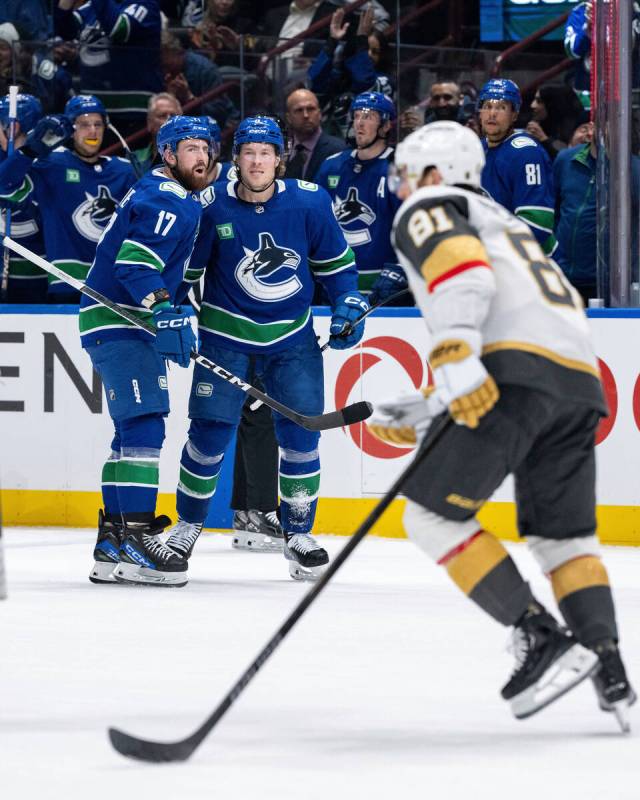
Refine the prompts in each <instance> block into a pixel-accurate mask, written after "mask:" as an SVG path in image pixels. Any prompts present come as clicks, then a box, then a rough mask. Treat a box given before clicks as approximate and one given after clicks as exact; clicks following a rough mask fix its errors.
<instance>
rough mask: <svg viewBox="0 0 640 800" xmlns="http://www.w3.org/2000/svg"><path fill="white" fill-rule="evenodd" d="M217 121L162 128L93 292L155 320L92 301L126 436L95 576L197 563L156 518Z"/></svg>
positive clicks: (107, 473)
mask: <svg viewBox="0 0 640 800" xmlns="http://www.w3.org/2000/svg"><path fill="white" fill-rule="evenodd" d="M210 144H211V138H210V134H209V127H208V125H203V124H202V121H201V120H200V119H199V118H197V117H184V116H178V117H173V118H172V119H170V120H169V121H168V122H166V123H165V124H164V125H163V126H162V128H161V129H160V131H159V132H158V149H159V151H160V152H161V153H162V154H163V158H164V166H163V167H159V168H157V169H154V170H152V171H151V172H149V173H148V174H147V175H145V176H144V177H143V178H142V179H141V180H140V181H138V183H136V185H135V186H134V187H133V188H132V189H131V191H130V192H129V193H128V194H127V196H126V197H125V198H124V200H123V201H122V204H121V205H120V207H119V209H118V211H117V213H116V214H115V215H114V216H113V217H112V218H111V222H110V223H109V226H108V228H107V230H106V231H105V233H104V235H103V237H102V239H101V240H100V244H99V245H98V249H97V251H96V257H95V261H94V263H93V265H92V267H91V271H90V273H89V277H88V278H87V285H88V286H90V287H92V288H94V289H97V290H98V291H99V292H101V293H102V294H103V295H105V296H106V297H108V298H109V299H110V300H112V301H114V302H116V303H118V304H120V305H123V306H126V307H127V308H128V309H131V310H133V311H134V313H135V314H136V315H139V316H140V318H141V319H142V320H147V321H151V320H152V321H153V322H154V323H155V326H156V329H157V332H156V336H155V339H154V337H153V336H152V335H150V334H148V333H146V332H145V331H143V330H141V329H140V328H137V327H135V326H133V325H131V324H130V323H128V322H127V321H125V320H123V319H122V318H121V317H119V316H118V315H117V314H116V313H115V312H113V311H111V310H109V309H108V308H106V307H105V306H102V305H100V304H98V303H96V302H95V301H94V300H92V299H91V298H90V297H88V296H87V295H83V296H82V303H81V307H80V334H81V338H82V346H83V347H84V348H85V349H86V350H87V352H88V354H89V356H90V357H91V361H92V363H93V366H94V368H95V369H96V371H97V372H98V373H99V375H100V377H101V378H102V382H103V384H104V387H105V392H106V396H107V403H108V406H109V414H110V415H111V418H112V420H113V424H114V428H115V434H114V437H113V442H112V445H111V451H112V452H111V456H110V457H109V459H108V460H107V462H106V463H105V465H104V468H103V471H102V495H103V500H104V512H102V511H101V512H100V514H99V519H98V527H99V533H98V540H97V543H96V547H95V550H94V558H95V564H94V567H93V569H92V571H91V575H90V580H91V581H93V582H94V583H112V582H114V581H116V580H119V581H124V582H128V583H140V584H150V585H154V586H183V585H184V584H185V583H186V582H187V575H186V571H187V564H186V561H185V560H184V559H183V558H181V557H180V556H178V555H176V554H175V553H174V552H173V551H172V550H169V549H167V548H166V547H164V546H163V545H162V544H161V543H160V542H159V541H158V540H157V539H156V536H157V534H159V533H160V532H161V531H162V530H163V528H165V527H166V526H167V525H169V524H170V520H169V518H168V517H162V516H161V517H156V516H155V507H156V497H157V493H158V463H159V458H160V448H161V447H162V442H163V440H164V418H165V417H166V416H167V414H168V413H169V393H168V389H167V373H166V365H165V359H168V360H170V361H175V362H177V363H178V364H179V365H180V366H182V367H187V366H188V365H189V354H190V351H191V349H192V347H193V346H194V345H195V335H194V333H193V330H192V329H191V325H190V314H189V310H188V309H187V308H182V307H181V306H180V305H178V303H179V302H180V299H181V298H183V297H184V296H185V295H186V291H187V289H188V286H187V285H186V284H188V283H189V282H190V281H193V280H195V279H197V278H198V277H199V276H200V275H201V274H202V270H191V268H190V259H191V254H192V251H193V244H194V241H195V238H196V236H197V233H198V228H199V222H200V214H201V205H200V202H199V199H198V192H199V191H200V190H201V189H202V188H204V186H205V185H206V180H207V171H208V168H209V161H210V158H211V152H210Z"/></svg>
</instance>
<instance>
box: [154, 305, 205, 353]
mask: <svg viewBox="0 0 640 800" xmlns="http://www.w3.org/2000/svg"><path fill="white" fill-rule="evenodd" d="M153 321H154V323H155V326H156V349H157V351H158V352H159V353H160V355H161V356H163V357H164V358H167V359H168V360H169V361H175V362H176V363H177V364H179V365H180V366H181V367H188V366H189V361H190V358H189V355H190V353H191V350H192V349H193V348H194V347H195V344H196V336H195V334H194V332H193V328H192V327H191V316H190V314H189V309H188V308H182V306H176V307H175V308H174V307H173V306H172V305H171V304H170V303H161V304H160V305H157V306H156V307H155V308H154V309H153Z"/></svg>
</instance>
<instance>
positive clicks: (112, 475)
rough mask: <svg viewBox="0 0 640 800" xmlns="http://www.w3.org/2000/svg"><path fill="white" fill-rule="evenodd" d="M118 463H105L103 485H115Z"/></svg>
mask: <svg viewBox="0 0 640 800" xmlns="http://www.w3.org/2000/svg"><path fill="white" fill-rule="evenodd" d="M117 463H118V462H117V461H111V460H109V461H105V462H104V466H103V467H102V483H115V481H116V464H117Z"/></svg>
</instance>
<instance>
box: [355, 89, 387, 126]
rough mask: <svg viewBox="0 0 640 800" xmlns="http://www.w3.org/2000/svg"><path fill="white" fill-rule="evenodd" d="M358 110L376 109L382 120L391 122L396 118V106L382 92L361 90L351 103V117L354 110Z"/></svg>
mask: <svg viewBox="0 0 640 800" xmlns="http://www.w3.org/2000/svg"><path fill="white" fill-rule="evenodd" d="M358 110H362V111H365V110H367V111H377V112H378V114H380V120H381V121H382V122H387V121H390V122H393V120H394V119H395V118H396V107H395V105H394V103H393V100H392V99H391V98H390V97H387V95H386V94H382V92H362V94H359V95H358V96H357V97H355V98H354V99H353V102H352V103H351V108H350V112H351V116H352V117H353V114H354V112H356V111H358Z"/></svg>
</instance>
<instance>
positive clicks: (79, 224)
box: [71, 184, 118, 242]
mask: <svg viewBox="0 0 640 800" xmlns="http://www.w3.org/2000/svg"><path fill="white" fill-rule="evenodd" d="M85 197H86V198H87V199H86V200H85V201H84V202H82V203H80V205H79V206H78V207H77V208H76V210H75V211H74V212H73V213H72V215H71V219H72V220H73V224H74V225H75V226H76V230H77V231H78V233H80V234H81V235H82V236H84V237H85V238H86V239H91V240H92V241H94V242H97V241H98V240H99V239H100V237H101V236H102V233H103V231H104V229H105V227H106V225H107V223H108V222H109V220H110V219H111V215H112V214H113V212H114V211H115V210H116V208H117V207H118V204H117V202H116V201H115V200H114V199H113V195H112V194H111V192H110V191H109V187H108V186H104V185H103V184H100V185H99V186H98V196H97V197H94V196H93V195H91V194H90V193H89V192H86V191H85Z"/></svg>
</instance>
